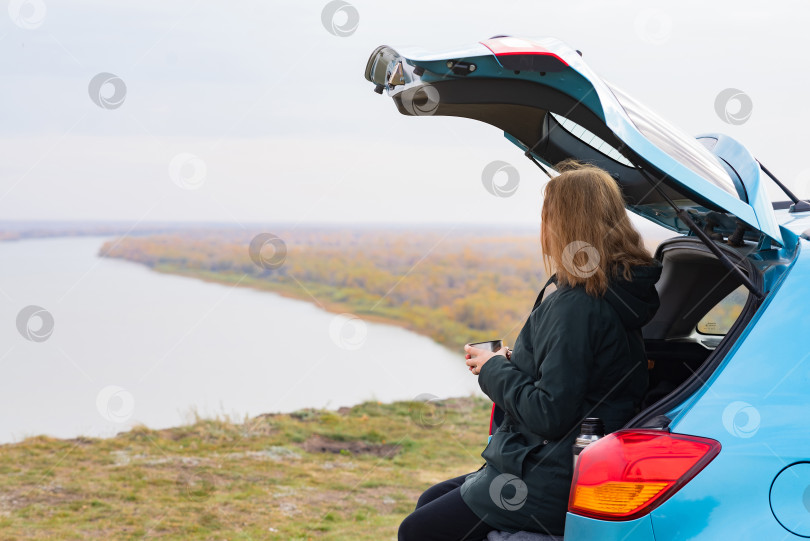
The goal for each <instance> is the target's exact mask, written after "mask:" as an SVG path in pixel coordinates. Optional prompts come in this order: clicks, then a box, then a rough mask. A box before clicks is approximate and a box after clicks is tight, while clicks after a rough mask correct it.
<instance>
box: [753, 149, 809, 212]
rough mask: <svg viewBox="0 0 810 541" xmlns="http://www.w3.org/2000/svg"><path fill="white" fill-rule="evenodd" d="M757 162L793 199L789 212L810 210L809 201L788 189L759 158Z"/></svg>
mask: <svg viewBox="0 0 810 541" xmlns="http://www.w3.org/2000/svg"><path fill="white" fill-rule="evenodd" d="M757 163H758V164H759V166H760V167H761V168H762V170H763V171H764V172H765V174H766V175H768V176H769V177H771V180H772V181H774V182H775V183H776V185H777V186H779V187H780V188H781V189H782V191H783V192H785V195H787V196H788V197H789V198H790V200H791V201H793V204H792V205H790V210H789V211H788V212H807V211H808V210H810V203H808V202H807V201H803V200H801V199H799V198H798V197H796V194H794V193H793V192H791V191H790V190H789V189H788V187H787V186H785V185H784V184H782V183H781V182H780V181H779V179H778V178H776V177H775V176H774V174H773V173H771V172H770V171H768V168H767V167H765V166H764V165H762V162H761V161H759V160H757Z"/></svg>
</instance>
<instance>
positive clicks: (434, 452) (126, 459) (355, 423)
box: [0, 398, 491, 540]
mask: <svg viewBox="0 0 810 541" xmlns="http://www.w3.org/2000/svg"><path fill="white" fill-rule="evenodd" d="M490 405H491V403H490V402H489V401H487V400H484V399H472V398H463V399H452V400H449V401H444V402H438V403H436V402H430V403H421V402H397V403H393V404H380V403H377V402H367V403H364V404H361V405H359V406H356V407H353V408H342V409H341V410H340V412H333V411H321V410H311V409H310V410H302V411H300V412H296V413H293V414H279V415H263V416H259V417H257V418H254V419H251V420H249V421H247V422H245V423H242V424H235V423H231V422H228V421H223V420H198V421H197V422H195V423H194V424H192V425H189V426H183V427H178V428H173V429H167V430H150V429H147V428H145V427H137V428H135V429H133V430H131V431H130V432H127V433H123V434H119V435H118V436H116V437H115V438H109V439H90V438H77V439H73V440H58V439H53V438H47V437H35V438H29V439H27V440H25V441H23V442H20V443H18V444H12V445H5V446H0V539H4V540H5V539H143V538H160V539H210V540H215V539H216V540H224V539H229V540H237V539H246V540H249V539H285V540H287V539H323V540H329V539H351V540H363V539H369V540H372V539H374V540H379V539H395V538H396V530H397V526H398V524H399V522H400V521H401V520H402V519H403V518H404V517H405V516H406V515H407V514H408V513H409V512H410V511H411V510H412V509H413V505H414V503H415V501H416V498H417V497H418V496H419V494H420V493H421V492H422V491H423V490H424V489H425V488H427V487H428V486H430V485H431V484H433V483H436V482H438V481H441V480H443V479H446V478H449V477H455V476H457V475H460V474H462V473H466V472H469V471H473V470H475V469H477V468H478V466H480V465H481V464H482V463H483V459H482V458H481V457H480V452H481V450H483V447H484V444H485V442H486V435H487V427H488V422H489V408H490Z"/></svg>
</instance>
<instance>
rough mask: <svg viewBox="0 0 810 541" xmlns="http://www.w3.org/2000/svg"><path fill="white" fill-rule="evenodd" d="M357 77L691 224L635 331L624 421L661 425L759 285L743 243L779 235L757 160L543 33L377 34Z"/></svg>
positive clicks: (712, 359) (744, 318)
mask: <svg viewBox="0 0 810 541" xmlns="http://www.w3.org/2000/svg"><path fill="white" fill-rule="evenodd" d="M365 77H366V79H368V80H369V81H370V82H372V83H374V85H375V90H376V91H377V92H379V93H380V94H382V93H383V92H386V93H387V94H388V95H389V96H390V97H391V99H392V100H393V102H394V103H395V104H396V107H397V109H398V110H399V112H400V113H402V114H403V115H408V116H456V117H463V118H469V119H472V120H477V121H480V122H484V123H487V124H490V125H492V126H495V127H496V128H498V129H500V130H503V132H504V136H505V137H506V138H507V139H508V140H509V141H511V142H512V143H514V144H515V145H516V146H517V147H518V148H519V149H520V150H521V152H522V153H523V154H524V155H525V156H526V157H528V158H530V159H531V160H532V161H533V162H535V163H536V164H538V165H539V166H540V167H541V168H543V169H544V170H546V172H547V173H549V171H548V170H547V169H546V168H550V169H553V167H554V164H556V163H557V162H559V161H561V160H564V159H566V158H574V159H576V160H579V161H585V162H589V163H592V164H594V165H597V166H599V167H601V168H602V169H604V170H606V171H607V172H608V173H609V174H610V175H611V176H612V177H613V178H614V179H615V181H616V183H617V185H618V186H619V188H620V189H621V190H622V193H623V196H624V200H625V206H626V208H627V209H628V210H629V211H631V212H634V213H636V214H638V215H639V216H642V217H644V218H645V219H647V220H649V221H651V222H654V223H656V224H658V225H661V226H663V227H665V228H668V229H670V230H671V231H673V232H675V233H677V234H682V235H689V236H686V237H678V238H673V239H670V240H667V241H665V242H663V243H662V244H661V245H660V247H659V248H658V250H657V252H656V257H657V258H658V259H659V260H661V262H662V264H663V274H662V277H661V279H660V281H659V282H658V284H657V285H656V287H657V288H658V290H659V294H660V297H661V308H660V309H659V311H658V313H657V314H656V316H655V317H654V319H653V320H652V321H650V322H649V323H648V324H647V325H646V326H645V327H644V328H643V329H642V332H643V336H644V340H645V345H646V348H647V352H648V358H649V359H650V361H651V363H650V368H649V370H650V372H649V375H650V388H649V391H648V393H647V396H646V397H645V399H644V403H643V404H642V411H641V412H640V413H639V414H638V415H637V416H636V417H634V418H633V419H632V420H631V421H630V422H629V423H628V426H633V427H642V426H644V427H657V428H664V427H666V426H668V425H669V422H670V420H671V419H670V418H669V417H668V415H673V413H674V412H677V409H678V408H679V407H682V406H683V405H684V404H685V403H686V400H687V398H688V397H689V396H691V395H692V394H693V393H694V392H695V391H696V390H697V389H698V388H699V387H700V386H701V385H702V384H703V383H704V382H705V381H706V380H707V379H708V378H709V377H710V375H711V374H712V372H713V371H714V370H715V369H716V368H717V367H718V366H719V364H720V362H721V361H722V360H723V358H724V357H725V354H726V353H727V352H728V351H729V349H730V348H731V346H732V345H733V344H734V342H735V341H736V340H737V338H738V337H739V335H740V333H741V331H742V329H743V328H744V327H745V325H746V323H747V322H748V321H749V320H750V319H751V317H752V315H753V313H754V312H755V311H756V308H757V307H758V306H759V305H760V303H761V301H762V299H763V298H764V297H765V294H766V292H765V291H764V288H763V279H762V275H761V273H760V271H759V270H758V269H757V267H756V266H755V260H756V257H757V256H756V255H752V256H751V257H748V254H752V253H754V252H759V251H767V250H769V249H771V248H772V247H773V246H785V238H783V233H782V230H781V229H780V227H779V224H778V223H777V221H776V218H775V215H774V212H773V205H772V203H771V201H770V198H769V196H768V193H767V190H766V189H765V183H764V182H763V180H764V177H763V176H762V175H763V174H765V173H763V169H761V167H760V164H759V163H758V162H757V161H756V159H754V157H753V156H752V155H751V154H750V153H749V152H748V151H747V150H746V149H745V148H744V147H743V146H742V145H738V144H736V143H735V142H733V141H732V140H731V139H730V138H726V137H725V136H722V135H712V134H710V135H704V136H701V137H699V138H696V137H692V136H690V135H688V134H685V133H683V132H682V131H680V130H679V129H677V128H675V127H674V126H672V125H671V124H669V123H668V122H667V121H665V120H664V119H662V118H661V117H660V116H659V115H657V114H656V113H654V112H653V111H651V110H650V109H648V108H647V107H645V106H644V105H642V104H641V103H639V102H638V101H637V100H635V99H634V98H632V97H630V96H629V95H628V94H627V93H626V92H624V91H622V90H620V89H619V88H617V87H616V86H615V85H612V84H609V83H608V82H607V81H605V80H603V79H602V78H601V77H599V76H598V75H597V74H596V73H595V72H594V71H593V70H592V69H591V68H590V67H589V66H588V65H587V64H586V63H585V62H584V60H583V59H582V56H581V55H580V54H579V52H578V51H575V50H574V49H573V48H571V47H570V46H568V45H566V44H564V43H562V42H560V41H558V40H556V39H553V38H537V39H535V38H531V39H528V38H527V39H523V38H515V37H510V36H495V37H493V38H490V39H488V40H484V41H481V42H476V43H472V44H469V45H466V46H462V47H457V48H453V49H448V50H443V51H434V52H430V51H424V50H421V49H415V48H409V49H402V48H400V49H399V50H396V49H394V48H393V47H389V46H386V45H383V46H380V47H378V48H377V49H375V50H374V51H373V52H372V54H371V56H370V58H369V61H368V63H367V65H366V70H365ZM549 175H550V173H549ZM740 286H745V289H744V290H743V291H744V293H741V294H740V299H741V300H740V304H743V306H742V309H741V311H740V312H739V315H738V317H736V320H735V321H733V323H732V324H729V325H727V327H728V328H727V329H724V331H723V333H722V334H718V333H714V334H711V333H709V332H705V333H700V332H698V330H697V326H698V323H699V322H700V320H701V319H702V318H703V317H704V316H705V315H707V314H708V313H710V312H711V310H712V309H713V308H714V307H715V305H717V303H718V302H721V301H723V299H725V298H726V297H727V296H728V295H730V294H731V293H732V292H734V291H737V290H738V288H740ZM749 292H750V293H749ZM743 299H744V300H743ZM738 308H739V307H738ZM727 319H728V318H727ZM732 319H734V318H732ZM704 330H705V329H704ZM494 421H495V422H496V421H497V420H494Z"/></svg>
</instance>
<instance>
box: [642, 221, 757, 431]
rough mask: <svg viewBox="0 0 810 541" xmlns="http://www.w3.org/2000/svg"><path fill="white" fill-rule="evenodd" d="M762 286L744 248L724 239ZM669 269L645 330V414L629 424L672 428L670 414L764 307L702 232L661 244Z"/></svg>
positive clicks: (733, 258) (658, 253) (733, 257)
mask: <svg viewBox="0 0 810 541" xmlns="http://www.w3.org/2000/svg"><path fill="white" fill-rule="evenodd" d="M719 247H720V248H721V249H722V250H723V251H724V253H726V254H727V255H728V256H729V258H730V259H731V261H733V262H734V263H735V264H736V265H737V266H738V267H739V268H740V269H741V270H742V271H743V272H744V273H746V274H747V275H748V276H749V278H750V279H751V280H752V281H753V282H754V284H755V285H757V286H761V283H762V277H761V274H760V273H759V272H758V271H757V270H756V268H755V267H754V265H753V264H752V263H751V261H750V260H749V259H748V258H747V257H745V251H746V248H743V249H742V253H741V252H740V251H738V250H737V249H734V248H731V247H728V246H724V245H719ZM655 256H656V258H657V259H658V260H659V261H661V262H662V265H663V272H662V274H661V279H660V280H659V281H658V283H657V284H656V288H657V289H658V294H659V297H660V299H661V307H660V308H659V310H658V312H657V313H656V315H655V317H654V318H653V319H652V320H651V321H650V322H649V323H648V324H647V325H645V326H644V327H643V328H642V334H643V336H644V344H645V347H646V349H647V358H648V369H649V377H650V385H649V389H648V391H647V394H646V396H645V397H644V400H643V402H642V406H641V412H640V413H639V414H638V415H637V416H636V417H634V418H633V419H631V420H630V421H629V422H628V423H627V425H626V427H628V428H629V427H635V428H642V427H643V428H665V427H667V426H668V425H669V422H670V421H671V419H669V418H668V417H667V416H666V415H665V414H666V413H667V412H669V411H671V410H672V409H674V408H676V407H677V406H679V405H680V404H682V403H683V402H684V401H685V400H686V399H687V398H688V397H689V396H691V395H692V394H693V393H694V392H695V391H696V390H697V389H698V388H699V387H700V386H701V385H702V383H703V382H705V381H706V380H707V379H708V378H709V376H710V375H711V374H712V372H713V371H714V369H715V368H716V367H717V366H718V365H719V363H720V362H721V361H722V360H723V357H724V356H725V354H726V353H727V352H728V350H729V349H730V348H731V346H732V345H733V344H734V342H735V341H736V339H737V338H738V336H739V334H740V332H741V331H742V329H743V328H744V327H745V325H746V323H747V322H748V321H749V320H750V319H751V317H752V315H753V314H754V312H755V311H756V306H757V302H756V298H755V297H754V296H753V295H751V294H749V292H748V290H747V289H745V287H743V286H742V283H741V282H740V280H739V278H738V277H737V276H736V274H735V273H732V272H729V270H728V269H727V268H726V267H725V266H723V264H722V263H721V262H720V260H719V259H718V258H717V257H716V256H715V255H714V254H712V253H711V251H709V249H708V248H707V247H706V246H705V245H704V244H703V243H702V242H701V241H700V240H698V239H696V238H694V237H676V238H672V239H669V240H666V241H664V242H663V243H661V244H660V245H659V247H658V249H657V250H656V254H655Z"/></svg>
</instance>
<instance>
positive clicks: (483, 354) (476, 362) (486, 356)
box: [464, 344, 511, 376]
mask: <svg viewBox="0 0 810 541" xmlns="http://www.w3.org/2000/svg"><path fill="white" fill-rule="evenodd" d="M464 351H466V352H467V355H466V357H467V366H468V367H469V368H470V372H472V373H473V374H474V375H476V376H477V375H478V374H480V373H481V367H482V366H484V363H486V362H487V361H488V360H490V359H491V358H492V357H494V356H495V355H503V356H504V357H506V358H507V359H508V358H509V353H511V352H510V350H509V348H508V347H506V346H504V347H502V348H501V349H499V350H498V351H487V350H485V349H481V348H475V347H472V346H471V345H470V344H467V345H465V346H464Z"/></svg>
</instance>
